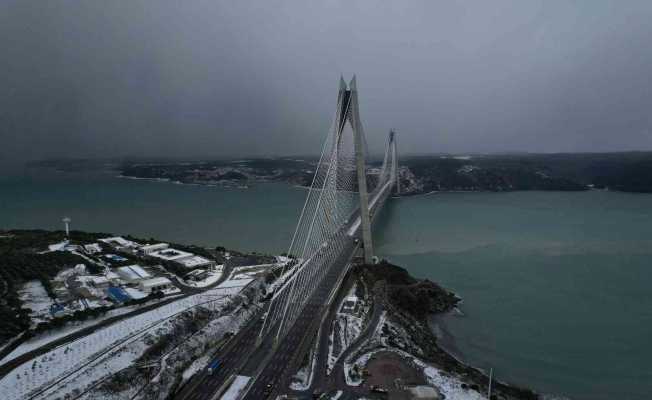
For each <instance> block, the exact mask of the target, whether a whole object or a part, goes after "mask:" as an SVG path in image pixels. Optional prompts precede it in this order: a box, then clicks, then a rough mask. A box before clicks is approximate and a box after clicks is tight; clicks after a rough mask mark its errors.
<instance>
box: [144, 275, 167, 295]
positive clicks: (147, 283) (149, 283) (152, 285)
mask: <svg viewBox="0 0 652 400" xmlns="http://www.w3.org/2000/svg"><path fill="white" fill-rule="evenodd" d="M173 287H174V285H172V281H170V280H169V279H168V278H164V277H156V278H152V279H147V280H144V281H140V283H138V288H139V289H140V290H141V291H142V292H144V293H147V294H149V293H152V292H155V291H164V290H167V289H172V288H173Z"/></svg>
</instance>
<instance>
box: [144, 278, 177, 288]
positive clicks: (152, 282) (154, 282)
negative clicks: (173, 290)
mask: <svg viewBox="0 0 652 400" xmlns="http://www.w3.org/2000/svg"><path fill="white" fill-rule="evenodd" d="M140 284H141V286H144V287H149V286H161V285H171V284H172V281H170V280H169V279H168V278H164V277H162V276H158V277H156V278H152V279H147V280H144V281H142V282H140Z"/></svg>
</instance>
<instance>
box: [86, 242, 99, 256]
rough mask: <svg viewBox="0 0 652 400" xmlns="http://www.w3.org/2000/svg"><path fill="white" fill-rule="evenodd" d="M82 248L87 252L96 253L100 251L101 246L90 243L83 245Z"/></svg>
mask: <svg viewBox="0 0 652 400" xmlns="http://www.w3.org/2000/svg"><path fill="white" fill-rule="evenodd" d="M84 250H85V251H86V253H87V254H97V253H101V252H102V247H100V244H99V243H91V244H87V245H84Z"/></svg>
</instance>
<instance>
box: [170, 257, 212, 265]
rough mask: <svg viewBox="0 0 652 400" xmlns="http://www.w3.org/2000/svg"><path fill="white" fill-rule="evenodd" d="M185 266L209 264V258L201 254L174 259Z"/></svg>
mask: <svg viewBox="0 0 652 400" xmlns="http://www.w3.org/2000/svg"><path fill="white" fill-rule="evenodd" d="M175 261H176V262H178V263H179V264H181V265H183V266H184V267H186V268H192V267H198V266H200V265H206V264H210V262H211V260H209V259H207V258H204V257H201V256H190V257H184V258H181V259H178V260H175Z"/></svg>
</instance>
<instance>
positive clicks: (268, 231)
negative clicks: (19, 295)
mask: <svg viewBox="0 0 652 400" xmlns="http://www.w3.org/2000/svg"><path fill="white" fill-rule="evenodd" d="M305 193H306V192H305V190H303V189H299V188H293V187H290V186H287V185H283V184H259V185H254V186H253V187H251V188H250V189H247V190H242V189H228V188H223V187H208V186H188V185H175V184H172V183H169V182H156V181H147V180H132V179H123V178H116V177H115V176H114V174H110V173H102V174H98V173H96V172H89V173H76V174H71V173H57V172H53V171H43V170H38V171H30V172H25V173H22V174H18V175H16V176H12V177H4V178H0V227H2V228H47V229H61V227H62V223H61V222H60V221H61V218H62V217H63V216H64V215H67V216H70V217H72V227H73V228H74V229H83V230H89V231H104V232H113V233H116V234H127V233H130V234H133V235H137V236H143V237H150V236H153V237H156V238H160V239H163V240H170V241H176V242H182V243H197V244H202V245H208V246H217V245H223V246H226V247H230V248H236V249H242V250H249V251H262V252H270V253H276V254H278V253H280V252H283V251H286V250H287V246H288V244H289V241H290V239H291V235H292V232H293V229H294V226H295V224H296V220H297V218H298V216H299V213H300V211H301V206H302V205H303V201H304V196H305ZM374 233H375V247H376V251H377V252H378V254H379V255H381V256H385V257H388V258H389V259H391V260H392V261H394V262H396V263H397V264H400V265H402V266H405V267H406V268H407V269H408V270H409V271H410V272H411V273H413V274H414V275H417V276H419V277H424V278H429V279H431V280H434V281H437V282H440V283H441V284H442V285H444V286H446V287H448V288H451V289H452V290H454V291H455V292H456V293H458V294H459V295H460V296H461V297H462V298H463V299H464V302H463V304H462V305H461V307H460V308H461V310H462V311H463V312H464V316H448V317H446V318H445V324H446V328H447V329H448V330H449V331H450V332H451V333H452V335H453V336H454V338H455V341H454V346H455V350H456V351H457V352H458V355H459V356H460V357H461V358H463V359H464V360H466V361H468V362H470V363H471V364H473V365H477V366H480V367H482V368H489V367H493V368H494V371H495V373H496V375H497V377H498V378H499V379H502V380H506V381H510V382H516V383H520V384H522V385H526V386H530V387H532V388H534V389H536V390H538V391H542V392H549V393H559V394H564V395H568V396H570V397H572V398H575V399H580V400H582V399H587V400H588V399H614V398H618V399H649V398H650V396H649V393H652V368H651V367H650V365H651V362H650V359H651V358H652V345H650V339H651V338H652V262H650V260H651V259H652V258H651V253H652V195H635V194H624V193H613V192H602V191H592V192H582V193H568V192H566V193H564V192H516V193H451V194H438V195H431V196H419V197H413V198H404V199H398V200H397V199H393V200H391V201H390V202H389V203H388V205H387V207H386V208H385V209H384V210H383V214H382V215H381V216H380V219H379V221H378V223H377V225H376V226H375V227H374Z"/></svg>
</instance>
